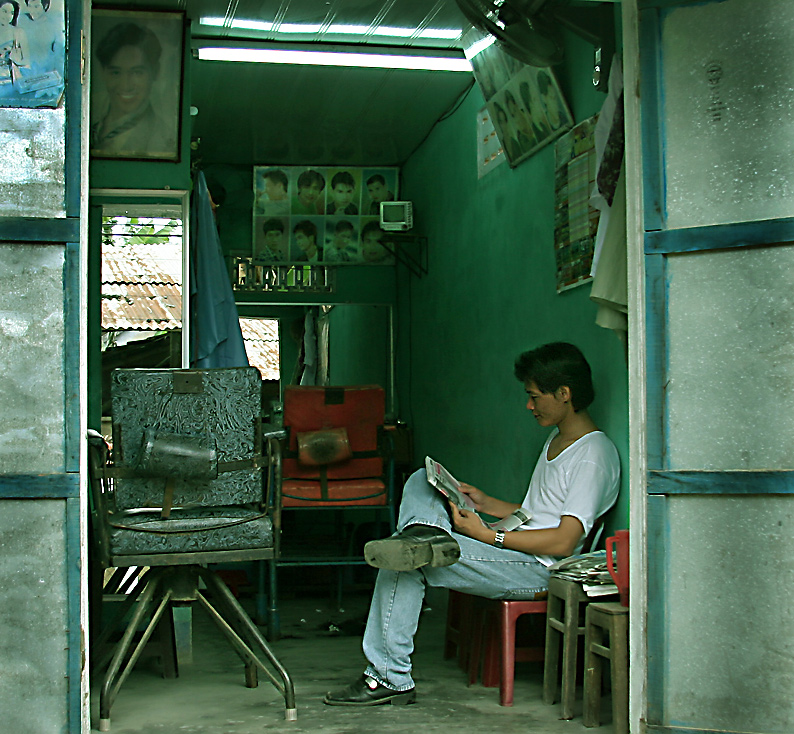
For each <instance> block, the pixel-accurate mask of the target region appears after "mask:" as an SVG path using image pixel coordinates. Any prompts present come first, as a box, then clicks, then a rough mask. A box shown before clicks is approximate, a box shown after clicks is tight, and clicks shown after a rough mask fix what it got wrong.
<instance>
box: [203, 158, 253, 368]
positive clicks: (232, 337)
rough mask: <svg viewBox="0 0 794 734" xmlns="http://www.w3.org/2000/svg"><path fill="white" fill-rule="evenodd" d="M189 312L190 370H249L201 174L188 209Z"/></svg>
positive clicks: (205, 186) (238, 321)
mask: <svg viewBox="0 0 794 734" xmlns="http://www.w3.org/2000/svg"><path fill="white" fill-rule="evenodd" d="M190 313H191V320H190V331H191V345H192V350H191V359H190V364H191V366H193V367H198V368H201V369H205V368H211V367H247V366H248V357H247V355H246V353H245V343H244V342H243V334H242V332H241V331H240V319H239V316H238V314H237V305H236V304H235V302H234V292H233V291H232V284H231V282H230V281H229V276H228V274H227V272H226V263H225V261H224V259H223V251H222V250H221V243H220V239H219V238H218V229H217V227H216V226H215V217H214V215H213V213H212V204H211V203H210V195H209V190H208V189H207V181H206V179H205V178H204V174H203V173H199V174H198V175H197V176H196V180H195V182H194V185H193V201H192V203H191V208H190Z"/></svg>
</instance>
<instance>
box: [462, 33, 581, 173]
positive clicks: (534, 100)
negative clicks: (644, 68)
mask: <svg viewBox="0 0 794 734" xmlns="http://www.w3.org/2000/svg"><path fill="white" fill-rule="evenodd" d="M482 40H483V38H482V34H480V33H479V31H477V30H471V31H469V33H468V34H467V35H466V37H465V38H464V46H469V47H472V48H474V47H475V46H477V45H478V46H479V48H480V50H479V51H477V52H476V53H475V54H474V55H473V56H472V57H471V58H470V59H469V61H470V62H471V65H472V69H473V71H474V78H475V80H476V81H477V84H478V86H479V88H480V91H481V92H482V96H483V99H484V100H485V102H486V108H487V110H488V113H489V114H490V117H491V120H492V122H493V125H494V128H495V129H496V136H497V138H498V139H499V142H500V143H501V146H502V150H503V151H504V154H505V157H506V158H507V162H508V163H509V164H510V166H511V167H512V168H515V167H516V166H517V165H518V164H519V163H521V162H523V161H525V160H526V159H527V158H529V157H530V156H532V155H533V154H534V153H536V152H537V151H538V150H540V149H541V148H543V147H545V146H546V145H548V144H549V143H551V142H552V141H554V140H556V139H557V138H559V137H560V136H561V135H563V134H564V133H565V132H566V131H568V130H570V129H571V127H573V115H571V111H570V109H569V107H568V104H567V103H566V101H565V97H564V96H563V94H562V90H561V89H560V85H559V83H558V82H557V77H556V76H555V75H554V72H553V71H552V70H551V68H546V67H543V68H541V67H537V66H529V65H527V64H524V63H523V62H521V61H519V60H518V59H516V58H514V57H512V56H510V54H507V53H505V52H504V51H503V50H502V49H501V48H499V46H498V45H497V44H496V43H491V44H482V43H481V41H482Z"/></svg>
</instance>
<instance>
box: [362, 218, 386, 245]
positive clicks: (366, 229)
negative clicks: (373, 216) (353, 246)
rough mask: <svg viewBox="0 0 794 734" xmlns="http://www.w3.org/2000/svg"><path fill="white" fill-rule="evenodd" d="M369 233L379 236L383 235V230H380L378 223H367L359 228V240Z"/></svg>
mask: <svg viewBox="0 0 794 734" xmlns="http://www.w3.org/2000/svg"><path fill="white" fill-rule="evenodd" d="M370 232H377V233H378V234H379V235H383V234H384V232H383V230H382V229H381V228H380V222H375V221H370V222H367V223H366V224H365V225H364V226H363V227H362V228H361V239H364V237H365V236H366V235H368V234H369V233H370ZM379 241H380V240H379Z"/></svg>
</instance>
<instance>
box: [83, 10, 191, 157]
mask: <svg viewBox="0 0 794 734" xmlns="http://www.w3.org/2000/svg"><path fill="white" fill-rule="evenodd" d="M91 19H92V30H91V38H92V41H91V62H92V74H91V139H90V152H91V156H92V157H94V158H117V159H134V160H162V161H174V162H177V161H179V152H180V139H181V135H180V133H181V127H182V124H181V122H182V87H183V79H184V68H183V67H184V37H185V14H184V13H183V12H158V11H136V10H118V9H110V8H96V9H94V10H93V12H92V14H91Z"/></svg>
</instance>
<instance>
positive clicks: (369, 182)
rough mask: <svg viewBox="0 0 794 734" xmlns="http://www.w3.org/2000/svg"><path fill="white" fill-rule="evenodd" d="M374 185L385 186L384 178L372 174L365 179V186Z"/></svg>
mask: <svg viewBox="0 0 794 734" xmlns="http://www.w3.org/2000/svg"><path fill="white" fill-rule="evenodd" d="M374 183H379V184H380V185H381V186H385V185H386V178H385V177H384V176H381V175H380V174H379V173H373V174H372V175H371V176H370V177H369V178H368V179H367V186H370V185H372V184H374Z"/></svg>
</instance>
